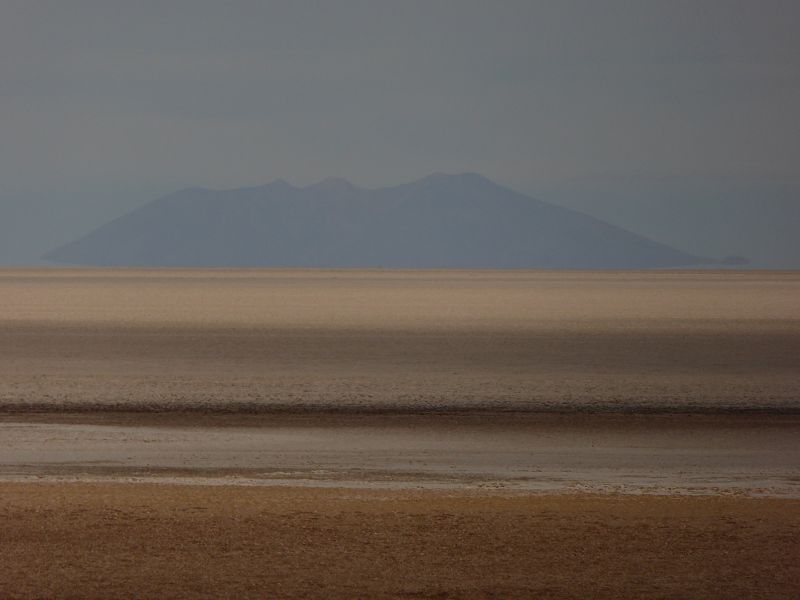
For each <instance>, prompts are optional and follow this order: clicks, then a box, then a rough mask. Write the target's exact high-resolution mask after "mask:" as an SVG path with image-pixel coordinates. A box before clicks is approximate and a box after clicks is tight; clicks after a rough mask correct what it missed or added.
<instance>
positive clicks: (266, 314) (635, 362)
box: [0, 269, 800, 598]
mask: <svg viewBox="0 0 800 600" xmlns="http://www.w3.org/2000/svg"><path fill="white" fill-rule="evenodd" d="M0 298H2V305H0V552H2V555H3V563H2V567H0V596H2V597H26V598H27V597H129V596H141V597H152V596H163V597H182V596H183V597H201V596H207V597H219V596H224V597H264V596H278V597H358V596H361V597H381V596H384V597H531V596H538V597H553V598H562V597H586V596H594V597H659V598H660V597H670V598H674V597H687V598H690V597H691V598H696V597H720V598H722V597H735V596H747V597H763V598H791V597H797V595H798V594H800V573H799V572H798V567H797V564H800V560H799V559H800V547H798V544H799V543H800V542H798V540H800V535H799V534H800V529H798V528H799V527H800V499H798V498H800V443H798V441H797V440H798V439H800V274H799V273H796V272H710V271H698V272H671V271H670V272H657V273H655V272H648V273H645V272H642V273H635V272H626V273H619V272H607V273H597V272H594V273H580V272H466V271H441V272H436V271H427V272H411V271H409V272H381V271H371V272H370V271H230V270H208V271H144V270H82V269H64V270H4V271H0Z"/></svg>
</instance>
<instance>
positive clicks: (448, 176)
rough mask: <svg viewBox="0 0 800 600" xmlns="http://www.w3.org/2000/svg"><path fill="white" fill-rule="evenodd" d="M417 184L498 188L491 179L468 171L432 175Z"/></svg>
mask: <svg viewBox="0 0 800 600" xmlns="http://www.w3.org/2000/svg"><path fill="white" fill-rule="evenodd" d="M417 183H425V184H458V185H487V184H489V185H492V186H495V187H500V186H498V185H497V184H496V183H495V182H493V181H492V180H491V179H487V178H486V177H484V176H483V175H480V174H479V173H473V172H471V171H467V172H465V173H440V172H437V173H431V174H430V175H428V176H427V177H423V178H422V179H420V180H418V181H417Z"/></svg>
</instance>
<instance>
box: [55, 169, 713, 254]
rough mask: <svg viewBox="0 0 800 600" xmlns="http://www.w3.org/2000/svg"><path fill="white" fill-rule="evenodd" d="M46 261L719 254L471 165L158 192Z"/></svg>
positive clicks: (56, 250)
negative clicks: (373, 185) (419, 174)
mask: <svg viewBox="0 0 800 600" xmlns="http://www.w3.org/2000/svg"><path fill="white" fill-rule="evenodd" d="M44 258H45V259H47V260H50V261H54V262H59V263H68V264H76V265H96V266H143V267H364V268H536V269H556V268H559V269H637V268H667V267H680V266H691V265H701V264H710V263H715V262H717V261H714V260H712V259H709V258H704V257H700V256H694V255H691V254H688V253H686V252H682V251H680V250H677V249H675V248H672V247H669V246H666V245H664V244H660V243H658V242H655V241H653V240H650V239H647V238H645V237H642V236H640V235H637V234H635V233H632V232H630V231H627V230H625V229H622V228H620V227H616V226H614V225H610V224H608V223H606V222H604V221H601V220H599V219H596V218H594V217H591V216H588V215H586V214H583V213H580V212H576V211H574V210H571V209H568V208H564V207H560V206H556V205H553V204H549V203H547V202H542V201H541V200H536V199H534V198H531V197H529V196H525V195H523V194H520V193H517V192H515V191H513V190H510V189H508V188H505V187H502V186H500V185H497V184H496V183H493V182H492V181H489V180H488V179H486V178H484V177H482V176H480V175H477V174H474V173H465V174H461V175H443V174H435V175H430V176H428V177H425V178H423V179H420V180H419V181H415V182H413V183H408V184H404V185H398V186H394V187H386V188H380V189H365V188H360V187H356V186H354V185H352V184H351V183H349V182H348V181H346V180H344V179H327V180H324V181H322V182H320V183H318V184H316V185H311V186H308V187H294V186H292V185H290V184H288V183H286V182H284V181H275V182H273V183H270V184H267V185H264V186H260V187H253V188H242V189H234V190H221V191H220V190H209V189H186V190H182V191H180V192H176V193H174V194H170V195H168V196H165V197H163V198H160V199H158V200H155V201H153V202H151V203H149V204H146V205H145V206H143V207H141V208H139V209H137V210H135V211H133V212H131V213H129V214H126V215H124V216H122V217H119V218H118V219H115V220H114V221H111V222H110V223H108V224H107V225H104V226H102V227H100V228H98V229H96V230H94V231H92V232H90V233H89V234H87V235H85V236H84V237H82V238H80V239H77V240H75V241H73V242H70V243H68V244H66V245H64V246H61V247H59V248H56V249H54V250H52V251H50V252H49V253H47V254H46V255H45V257H44Z"/></svg>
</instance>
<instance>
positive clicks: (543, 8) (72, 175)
mask: <svg viewBox="0 0 800 600" xmlns="http://www.w3.org/2000/svg"><path fill="white" fill-rule="evenodd" d="M798 31H800V3H798V2H797V1H796V0H790V1H786V2H775V1H765V0H760V1H756V0H748V1H734V0H691V1H681V0H663V1H647V0H630V1H626V2H622V1H602V0H587V1H570V0H552V1H543V2H536V1H533V0H525V1H519V2H516V1H502V0H501V1H491V2H490V1H488V0H485V1H481V2H474V1H469V0H458V1H436V0H426V1H413V0H403V1H400V0H398V1H393V2H389V1H379V0H370V1H352V0H346V1H333V0H331V1H325V2H304V1H302V0H293V1H287V2H269V1H252V2H244V1H241V2H235V1H226V2H222V1H216V2H203V1H200V0H191V1H182V2H178V1H172V2H169V1H163V0H162V1H154V2H148V1H142V0H137V1H136V2H130V1H108V0H103V1H100V0H98V1H94V2H89V1H80V0H58V1H49V2H42V1H31V0H3V2H2V3H0V86H1V87H0V136H2V144H0V198H3V197H21V196H25V195H35V196H37V197H39V198H51V199H52V202H54V203H55V202H68V200H64V199H65V198H75V197H82V196H84V197H92V198H100V197H106V198H108V205H109V206H111V205H114V203H115V202H116V203H124V202H123V201H122V200H120V198H132V197H134V196H136V195H137V194H143V193H145V192H147V193H150V191H152V192H153V193H156V192H158V193H161V192H166V191H171V190H174V189H178V188H182V187H186V186H208V187H236V186H245V185H252V184H259V183H263V182H266V181H269V180H271V179H274V178H278V177H281V178H285V179H288V180H289V181H291V182H293V183H297V184H303V183H308V182H311V181H313V180H317V179H320V178H323V177H326V176H330V175H341V176H345V177H348V178H351V179H352V180H353V181H355V182H356V183H359V184H362V185H383V184H392V183H400V182H404V181H408V180H410V179H414V178H417V177H421V176H423V175H426V174H428V173H430V172H432V171H445V172H461V171H478V172H480V173H482V174H484V175H486V176H488V177H490V178H492V179H495V180H497V181H499V182H502V183H505V184H508V185H512V186H515V187H517V188H518V189H525V186H527V185H529V184H533V183H541V182H551V181H558V180H562V179H571V178H578V177H592V176H606V175H608V174H611V175H621V176H631V177H650V176H683V175H687V176H689V175H690V176H694V177H696V176H711V177H723V178H724V177H732V176H737V177H758V178H772V179H782V180H792V181H797V180H800V169H799V168H798V159H799V158H800V114H798V113H799V112H800V111H798V107H800V42H798V38H799V37H800V36H798ZM529 189H530V188H529ZM148 199H150V198H149V197H144V196H143V197H142V201H144V200H148ZM98 202H99V201H98V200H93V204H92V206H96V205H97V204H98ZM128 202H130V201H128ZM75 206H76V207H79V206H80V203H76V204H75ZM59 210H65V209H64V207H63V206H62V207H60V208H59ZM80 210H83V209H80ZM87 210H88V209H87ZM115 210H116V208H115ZM45 212H46V211H45ZM101 212H102V211H101ZM109 212H112V211H111V210H110V209H109ZM97 214H100V213H91V214H90V213H87V215H86V217H87V222H92V223H93V221H94V220H96V219H97V218H98V217H97ZM73 218H75V215H73Z"/></svg>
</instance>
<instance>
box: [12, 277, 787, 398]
mask: <svg viewBox="0 0 800 600" xmlns="http://www.w3.org/2000/svg"><path fill="white" fill-rule="evenodd" d="M0 297H2V298H3V304H2V309H1V310H0V342H2V343H0V373H2V377H0V408H2V409H3V410H5V411H23V412H29V411H31V410H37V411H67V412H74V411H97V410H137V411H152V410H201V411H206V412H208V411H216V412H234V413H237V412H239V413H241V412H270V411H273V412H274V411H286V410H288V411H298V410H312V411H320V410H324V411H344V412H348V411H349V412H364V411H389V412H398V411H405V412H412V413H413V412H420V411H421V412H435V411H454V410H455V411H459V410H466V411H475V410H492V411H496V410H511V411H515V412H519V411H542V410H557V411H563V410H567V411H569V410H578V411H587V410H595V411H598V410H599V411H616V412H626V411H633V412H637V411H638V412H642V411H651V412H652V411H655V412H658V411H662V412H663V411H666V412H669V411H674V410H679V411H684V412H685V411H696V412H703V411H712V412H713V411H720V410H761V411H784V412H785V411H790V412H791V411H797V410H800V394H799V393H798V389H800V375H799V374H800V300H799V299H800V274H798V273H797V272H728V271H720V272H711V271H697V272H673V271H664V272H525V271H507V272H496V271H491V272H489V271H487V272H481V271H439V272H437V271H424V272H422V271H417V272H415V271H401V272H387V271H291V270H286V271H281V270H273V271H259V270H254V271H248V270H208V271H180V270H175V271H171V270H163V271H146V270H135V269H130V270H125V269H118V270H110V269H109V270H103V269H96V270H92V269H64V270H3V271H0Z"/></svg>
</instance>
